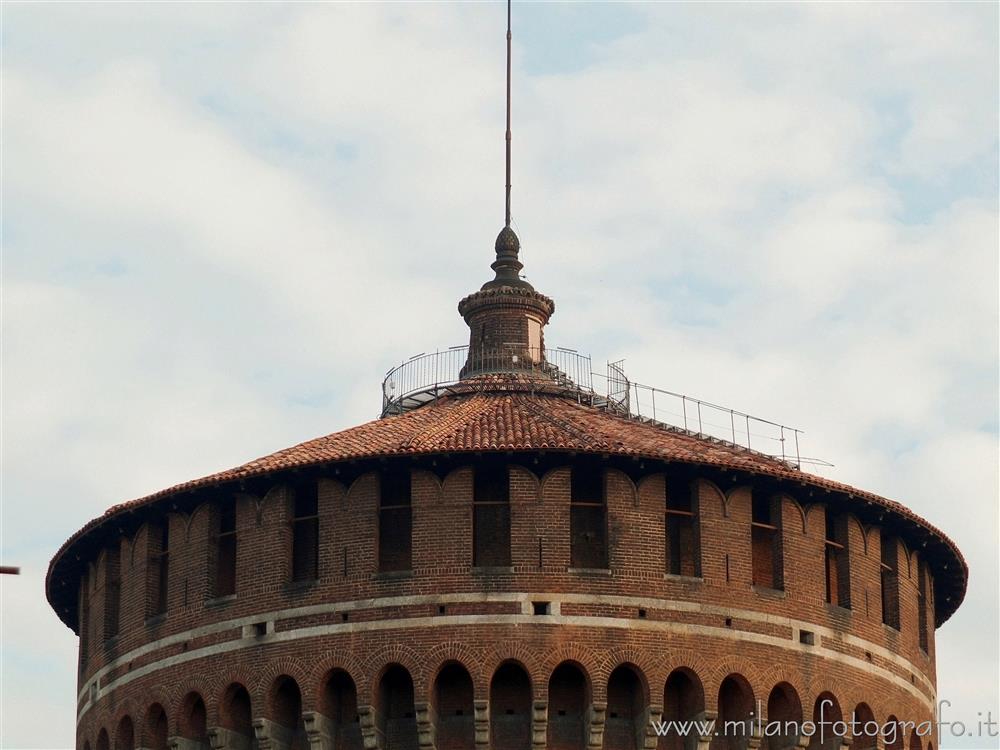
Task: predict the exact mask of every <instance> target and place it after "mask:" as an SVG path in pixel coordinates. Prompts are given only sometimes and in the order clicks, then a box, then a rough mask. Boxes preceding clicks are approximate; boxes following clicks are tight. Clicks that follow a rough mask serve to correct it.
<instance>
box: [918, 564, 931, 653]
mask: <svg viewBox="0 0 1000 750" xmlns="http://www.w3.org/2000/svg"><path fill="white" fill-rule="evenodd" d="M927 581H928V575H927V565H926V563H924V562H923V561H922V560H921V561H919V562H918V563H917V633H918V636H919V638H920V648H921V649H923V651H924V653H925V654H926V653H927V652H928V645H929V644H928V631H927V617H928V614H929V613H928V611H927V593H928V585H927Z"/></svg>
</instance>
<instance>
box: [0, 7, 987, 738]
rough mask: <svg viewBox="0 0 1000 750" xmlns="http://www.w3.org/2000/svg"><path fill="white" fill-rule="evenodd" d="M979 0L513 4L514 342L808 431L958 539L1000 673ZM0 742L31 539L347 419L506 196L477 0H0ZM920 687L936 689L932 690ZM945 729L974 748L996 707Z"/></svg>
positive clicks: (32, 690)
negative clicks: (520, 326)
mask: <svg viewBox="0 0 1000 750" xmlns="http://www.w3.org/2000/svg"><path fill="white" fill-rule="evenodd" d="M997 7H998V6H997V4H996V3H982V4H972V3H967V4H957V3H952V4H919V5H918V4H877V5H876V4H834V3H830V4H818V3H814V4H808V5H807V4H802V5H791V4H754V5H721V4H715V5H680V4H670V5H667V4H642V5H599V4H582V3H581V4H532V5H528V4H521V3H518V4H516V5H515V8H514V26H515V32H514V87H515V94H514V180H513V182H514V192H513V213H514V218H515V225H516V228H517V230H518V232H519V234H520V236H521V241H522V245H523V252H522V260H523V261H524V262H525V264H526V267H525V273H526V274H527V275H528V278H529V279H530V280H531V282H532V283H533V284H534V285H535V286H536V288H538V289H539V290H540V291H542V292H544V293H546V294H548V295H550V296H552V297H553V298H554V299H555V300H556V305H557V309H556V314H555V315H554V317H553V319H552V322H551V324H550V325H549V327H548V329H547V343H549V344H550V345H560V346H566V347H572V348H576V349H579V350H581V351H585V352H590V353H591V354H592V355H593V357H594V362H595V363H601V365H600V366H603V362H604V361H605V360H614V359H618V358H622V357H624V358H625V359H626V368H627V370H628V372H629V374H630V375H631V376H632V377H633V378H634V379H636V380H638V381H640V382H644V383H651V384H655V385H658V386H661V387H663V388H667V389H670V390H674V391H683V392H687V393H691V394H693V395H695V396H700V397H702V398H706V399H709V400H712V401H715V402H721V403H725V404H727V405H730V406H733V407H735V408H738V409H743V410H745V411H749V412H751V413H756V414H760V415H761V416H764V417H768V418H771V419H774V420H777V421H782V422H785V423H790V424H793V425H795V426H798V427H802V428H804V429H805V430H806V435H805V437H804V440H803V450H804V452H805V453H807V454H808V455H813V456H821V457H822V458H824V459H826V460H828V461H831V462H833V463H834V464H835V467H834V468H832V469H825V470H824V472H823V473H824V474H825V475H827V476H831V477H834V478H836V479H840V480H843V481H846V482H848V483H851V484H853V485H856V486H859V487H863V488H865V489H869V490H872V491H875V492H878V493H881V494H883V495H886V496H887V497H891V498H894V499H898V500H900V501H902V502H904V503H906V504H907V505H909V506H910V507H911V508H913V509H914V510H915V511H917V512H918V513H920V514H921V515H923V516H924V517H925V518H927V519H929V520H930V521H931V522H933V523H934V524H936V525H938V526H939V527H940V528H942V529H943V530H945V531H946V532H947V533H949V534H950V535H951V536H952V538H953V539H954V540H955V541H956V542H957V543H958V545H959V547H960V548H961V549H962V551H963V552H964V554H965V556H966V558H967V559H968V561H969V566H970V568H971V580H970V588H969V595H968V598H967V599H966V603H965V605H964V606H963V607H962V608H961V609H960V610H959V612H958V613H957V614H956V615H955V616H954V617H953V618H952V619H951V620H950V621H949V622H948V623H947V624H946V625H945V626H944V627H943V629H942V630H940V631H939V632H938V661H939V672H940V680H939V692H940V697H941V698H944V699H948V700H951V701H952V702H953V704H954V706H955V708H954V709H952V713H951V714H950V716H953V717H962V718H966V719H967V720H969V719H971V720H974V719H975V714H976V712H979V711H982V712H985V711H987V710H990V709H991V708H992V710H993V711H994V716H996V711H997V709H996V705H997V690H998V688H997V683H998V664H997V659H998V657H997V640H998V638H997V625H996V621H997V620H996V618H997V609H998V602H997V587H998V579H997V542H998V533H997V529H998V527H997V524H998V519H997V515H998V504H1000V502H998V452H997V448H998V440H997V434H998V420H997V415H998V403H997V398H998V378H997V366H998V365H997V361H998V359H997V341H998V329H997V310H998V268H997V252H998V250H997V248H998V221H997V158H998V151H997V117H998V103H997V90H998V81H997V62H998V50H997ZM2 13H3V30H2V37H3V38H2V44H3V66H2V83H3V102H2V103H3V186H2V187H3V199H4V201H3V209H4V211H3V245H4V259H3V261H4V262H3V271H4V274H3V290H2V291H3V309H2V313H3V386H4V387H3V438H4V440H3V529H2V535H3V538H2V558H3V562H4V563H5V564H19V565H21V566H22V569H23V573H22V575H21V576H20V577H18V578H11V577H4V579H3V580H2V582H0V585H2V586H3V594H2V596H3V600H2V626H3V633H2V657H3V664H2V686H3V694H2V703H0V722H2V727H0V745H2V746H3V747H5V748H15V747H32V748H42V747H69V746H71V745H72V743H73V741H74V696H75V691H76V687H75V664H76V645H77V641H76V638H75V636H73V635H72V634H71V632H70V631H69V630H68V629H67V628H66V627H65V626H64V625H62V624H61V623H60V622H59V620H58V619H57V618H56V616H55V614H54V613H53V612H52V611H51V610H50V609H49V607H48V605H47V604H46V602H45V600H44V595H43V577H44V573H45V568H46V566H47V564H48V561H49V559H50V558H51V556H52V555H53V553H54V552H55V551H56V550H57V549H58V547H59V545H60V544H61V543H62V542H63V541H64V540H65V539H66V538H67V537H68V536H69V535H70V534H72V533H73V532H74V531H75V530H76V529H78V528H79V527H80V526H81V525H83V524H84V523H85V522H86V521H87V520H89V519H91V518H93V517H94V516H96V515H99V514H100V513H101V512H103V511H104V509H105V508H107V507H108V506H110V505H113V504H115V503H118V502H121V501H124V500H127V499H130V498H133V497H137V496H141V495H145V494H147V493H150V492H153V491H155V490H158V489H161V488H163V487H166V486H168V485H171V484H174V483H176V482H180V481H183V480H186V479H191V478H194V477H197V476H201V475H203V474H207V473H209V472H212V471H215V470H218V469H222V468H225V467H228V466H231V465H234V464H238V463H242V462H243V461H245V460H248V459H250V458H253V457H256V456H258V455H262V454H265V453H269V452H271V451H273V450H276V449H279V448H283V447H286V446H288V445H291V444H293V443H297V442H300V441H302V440H305V439H308V438H312V437H316V436H318V435H322V434H326V433H329V432H333V431H336V430H339V429H342V428H345V427H349V426H351V425H354V424H356V423H359V422H361V421H366V420H368V419H371V418H374V417H375V416H377V414H378V410H379V407H380V393H379V383H380V380H381V377H382V375H383V374H384V373H385V371H386V370H387V369H388V368H389V367H390V366H391V365H392V364H393V363H394V362H398V361H400V360H401V359H402V358H404V357H406V356H409V355H411V354H416V353H419V352H424V351H427V350H429V349H434V348H435V347H447V346H450V345H454V344H461V343H464V342H465V341H466V340H467V329H466V327H465V325H464V323H463V322H462V320H461V318H460V317H459V316H458V314H457V312H456V309H455V306H456V303H457V301H458V300H459V299H460V298H461V297H462V296H464V295H465V294H467V293H468V292H470V291H473V290H474V289H476V288H478V286H479V285H480V284H481V283H482V282H483V281H485V280H487V279H488V278H490V277H491V272H490V271H489V263H490V262H491V260H492V246H493V240H494V238H495V236H496V233H497V231H498V230H499V228H500V226H501V225H502V221H503V99H502V93H503V49H504V35H503V22H504V9H503V6H502V5H499V4H496V3H490V4H443V3H421V4H409V5H406V4H381V5H364V6H359V5H318V4H301V5H291V4H285V5H259V4H258V5H251V4H213V5H207V4H206V5H201V4H173V5H168V4H140V3H134V4H102V5H83V4H74V5H70V4H44V5H43V4H30V5H12V4H9V3H5V4H4V5H3V9H2ZM946 718H948V717H946ZM942 740H943V741H942V746H943V747H982V748H986V747H995V745H996V739H995V738H986V739H971V740H970V739H966V740H964V741H962V742H956V741H954V740H951V739H950V738H948V737H943V738H942Z"/></svg>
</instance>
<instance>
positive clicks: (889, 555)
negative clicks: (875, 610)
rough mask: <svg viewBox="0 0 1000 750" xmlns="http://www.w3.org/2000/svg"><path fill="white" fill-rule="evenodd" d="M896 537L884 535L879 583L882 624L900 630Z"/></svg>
mask: <svg viewBox="0 0 1000 750" xmlns="http://www.w3.org/2000/svg"><path fill="white" fill-rule="evenodd" d="M896 545H897V541H896V539H895V538H894V537H890V536H886V535H884V534H883V535H882V560H881V565H880V571H881V572H880V576H879V582H880V584H881V586H880V588H881V594H882V622H883V623H884V624H886V625H888V626H889V627H891V628H895V629H896V630H899V574H898V571H897V570H896V555H897V553H896Z"/></svg>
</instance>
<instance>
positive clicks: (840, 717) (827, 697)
mask: <svg viewBox="0 0 1000 750" xmlns="http://www.w3.org/2000/svg"><path fill="white" fill-rule="evenodd" d="M812 720H813V724H815V725H816V732H815V734H813V736H812V738H811V739H810V740H809V749H810V750H838V749H839V748H840V745H841V738H842V737H843V735H844V730H845V728H846V727H845V726H844V714H843V712H842V711H841V710H840V703H839V702H838V701H837V698H836V697H835V696H834V695H833V693H830V692H826V691H824V692H822V693H820V694H819V695H817V696H816V702H815V703H814V704H813V716H812Z"/></svg>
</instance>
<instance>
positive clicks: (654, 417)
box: [651, 388, 656, 422]
mask: <svg viewBox="0 0 1000 750" xmlns="http://www.w3.org/2000/svg"><path fill="white" fill-rule="evenodd" d="M651 393H652V394H653V421H654V422H655V421H656V389H655V388H653V389H651Z"/></svg>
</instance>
